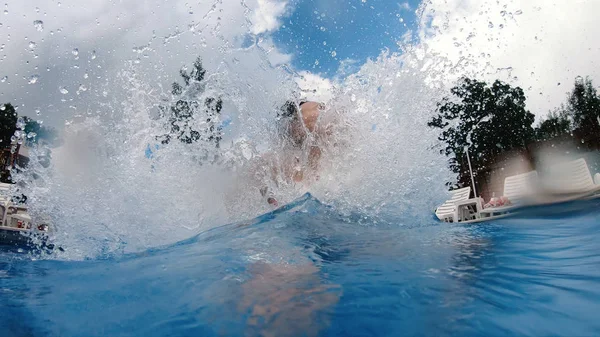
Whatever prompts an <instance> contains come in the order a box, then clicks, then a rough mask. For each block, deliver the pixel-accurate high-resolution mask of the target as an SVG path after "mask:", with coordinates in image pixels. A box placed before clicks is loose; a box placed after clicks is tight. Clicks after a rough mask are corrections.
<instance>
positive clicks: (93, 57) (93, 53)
mask: <svg viewBox="0 0 600 337" xmlns="http://www.w3.org/2000/svg"><path fill="white" fill-rule="evenodd" d="M95 59H96V51H95V50H92V60H95Z"/></svg>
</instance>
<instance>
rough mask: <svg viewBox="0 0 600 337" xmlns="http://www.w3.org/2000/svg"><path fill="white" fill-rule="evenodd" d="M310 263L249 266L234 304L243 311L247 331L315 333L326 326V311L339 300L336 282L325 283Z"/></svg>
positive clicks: (261, 333)
mask: <svg viewBox="0 0 600 337" xmlns="http://www.w3.org/2000/svg"><path fill="white" fill-rule="evenodd" d="M318 271H319V269H318V268H317V267H315V266H314V265H312V264H306V265H283V264H278V265H271V264H266V263H261V262H259V263H256V264H253V265H252V266H250V270H249V273H250V275H251V279H250V280H248V281H246V282H245V283H244V284H243V286H242V288H243V297H242V299H241V301H240V303H239V305H238V308H239V310H240V311H241V312H247V314H248V319H247V328H248V329H247V331H246V333H247V334H249V335H254V334H256V335H259V336H297V335H298V334H299V333H300V332H302V335H304V336H318V334H319V332H320V331H322V330H324V329H326V328H327V327H328V326H329V321H330V318H329V315H330V314H331V311H332V308H333V306H334V305H335V304H336V303H337V302H338V301H339V294H338V292H337V290H339V286H334V285H325V284H323V283H322V282H321V280H320V277H319V275H318Z"/></svg>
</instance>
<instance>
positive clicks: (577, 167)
mask: <svg viewBox="0 0 600 337" xmlns="http://www.w3.org/2000/svg"><path fill="white" fill-rule="evenodd" d="M542 182H543V186H542V192H543V193H545V194H547V195H550V196H551V197H554V199H558V200H561V199H564V200H570V199H578V198H585V197H588V196H591V195H593V194H596V193H597V192H600V185H598V184H596V183H595V182H594V179H593V178H592V175H591V173H590V169H589V168H588V166H587V163H586V161H585V159H583V158H580V159H577V160H573V161H570V162H566V163H563V164H560V165H556V166H554V167H552V168H551V169H550V170H549V171H548V173H547V174H546V175H544V177H543V180H542Z"/></svg>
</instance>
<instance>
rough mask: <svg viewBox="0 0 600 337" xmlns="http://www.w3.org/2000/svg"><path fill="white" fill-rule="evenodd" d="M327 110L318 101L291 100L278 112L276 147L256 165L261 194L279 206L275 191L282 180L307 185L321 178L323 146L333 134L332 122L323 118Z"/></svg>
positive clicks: (270, 202) (287, 182) (285, 182)
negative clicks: (297, 102) (327, 122)
mask: <svg viewBox="0 0 600 337" xmlns="http://www.w3.org/2000/svg"><path fill="white" fill-rule="evenodd" d="M324 110H325V106H324V105H323V104H320V103H317V102H310V101H308V102H306V101H305V102H300V103H299V104H296V103H295V102H293V101H287V102H286V103H285V104H284V105H283V106H282V107H281V109H280V112H279V113H278V116H277V117H278V124H279V125H278V128H277V130H278V135H277V137H276V139H277V140H276V142H277V143H278V144H275V148H276V151H271V152H269V153H266V154H264V155H263V156H261V158H260V159H259V161H258V162H257V164H258V165H257V166H255V172H254V174H255V178H256V179H258V181H259V182H260V185H259V186H260V187H259V190H260V194H261V196H262V197H263V198H265V200H266V201H267V202H268V203H269V204H270V205H272V206H278V202H277V199H276V195H275V191H276V189H277V188H278V187H280V186H281V185H282V184H293V185H303V186H304V187H307V186H308V185H310V183H312V182H314V181H316V180H318V179H319V173H318V172H319V166H320V165H319V164H320V161H321V157H322V155H323V147H324V146H325V145H326V144H327V140H328V138H329V136H330V135H331V126H332V124H326V123H325V122H324V119H323V118H322V114H323V112H324Z"/></svg>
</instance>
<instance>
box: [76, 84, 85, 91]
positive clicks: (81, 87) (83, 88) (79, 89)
mask: <svg viewBox="0 0 600 337" xmlns="http://www.w3.org/2000/svg"><path fill="white" fill-rule="evenodd" d="M77 91H87V87H86V86H85V85H83V84H80V85H79V88H78V89H77Z"/></svg>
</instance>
